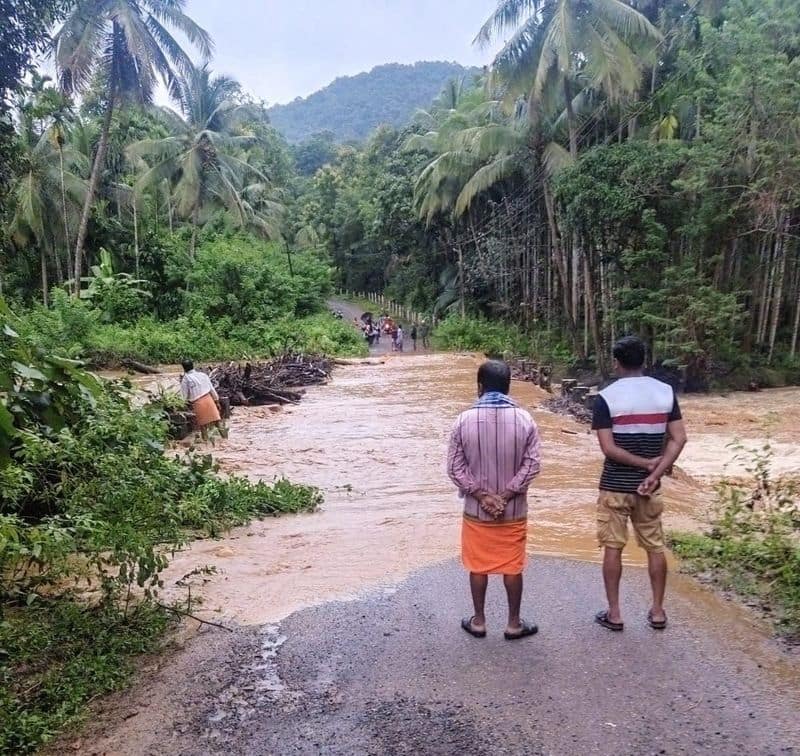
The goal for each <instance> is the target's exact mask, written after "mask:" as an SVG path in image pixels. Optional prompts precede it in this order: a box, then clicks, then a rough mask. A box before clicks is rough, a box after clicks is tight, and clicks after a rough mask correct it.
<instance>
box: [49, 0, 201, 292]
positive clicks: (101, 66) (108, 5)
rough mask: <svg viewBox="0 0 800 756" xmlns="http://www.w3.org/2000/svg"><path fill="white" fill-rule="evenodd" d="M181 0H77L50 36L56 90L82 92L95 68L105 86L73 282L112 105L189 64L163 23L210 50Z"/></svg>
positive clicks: (138, 97)
mask: <svg viewBox="0 0 800 756" xmlns="http://www.w3.org/2000/svg"><path fill="white" fill-rule="evenodd" d="M185 4H186V3H185V0H78V2H76V3H74V5H73V6H72V9H71V11H70V12H69V14H68V16H67V19H66V21H65V22H64V24H63V26H62V27H61V29H60V30H59V31H58V32H57V33H56V35H55V37H54V45H55V60H56V67H57V69H58V73H59V78H60V82H61V86H62V89H63V90H64V91H65V92H67V93H71V92H75V91H82V90H84V89H85V88H86V87H87V85H88V84H89V83H90V82H91V81H92V79H93V77H94V76H95V74H97V73H98V72H99V73H100V74H101V76H102V79H103V82H104V85H105V89H106V96H105V114H104V118H103V124H102V127H101V131H100V139H99V142H98V145H97V150H96V152H95V155H94V161H93V164H92V172H91V176H90V178H89V187H88V191H87V193H86V201H85V203H84V206H83V212H82V213H81V219H80V225H79V226H78V235H77V240H76V243H75V265H74V277H73V280H74V281H75V282H76V286H78V285H79V284H78V283H77V282H79V281H80V279H81V269H82V267H83V262H82V256H83V248H84V245H85V243H86V235H87V232H88V227H89V216H90V213H91V209H92V204H93V202H94V198H95V195H96V193H97V188H98V184H99V181H100V175H101V173H102V169H103V164H104V161H105V154H106V149H107V146H108V134H109V130H110V128H111V118H112V115H113V113H114V109H115V107H116V106H117V105H118V104H119V103H120V102H122V101H124V100H129V101H133V102H136V103H139V104H148V103H150V102H151V101H152V97H153V91H154V89H155V85H156V81H157V78H158V77H160V78H161V79H162V80H163V81H164V82H165V84H166V85H167V87H168V88H169V89H170V91H172V92H174V91H175V82H176V80H177V74H179V73H182V72H186V71H188V70H190V69H191V60H190V58H189V56H188V55H187V54H186V53H185V52H184V50H183V49H182V47H181V46H180V45H179V44H178V42H177V41H176V39H175V37H174V36H172V34H171V33H170V31H169V28H172V29H174V30H177V31H179V32H180V33H181V34H183V35H184V36H185V37H186V38H187V39H188V40H189V42H190V43H192V44H193V45H195V46H196V47H197V48H198V49H199V51H200V53H201V54H202V55H203V56H205V57H208V56H210V54H211V48H212V43H211V38H210V37H209V35H208V33H207V32H205V31H204V30H203V29H201V28H200V27H199V26H198V25H197V24H196V23H195V22H194V21H192V19H191V18H189V17H188V16H187V15H186V14H185V13H184V10H183V9H184V7H185ZM76 294H77V290H76Z"/></svg>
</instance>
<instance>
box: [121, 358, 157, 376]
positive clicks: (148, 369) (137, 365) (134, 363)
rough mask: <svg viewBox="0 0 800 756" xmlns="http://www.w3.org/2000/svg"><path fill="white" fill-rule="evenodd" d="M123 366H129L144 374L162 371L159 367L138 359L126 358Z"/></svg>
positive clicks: (155, 373)
mask: <svg viewBox="0 0 800 756" xmlns="http://www.w3.org/2000/svg"><path fill="white" fill-rule="evenodd" d="M121 364H122V366H123V367H126V368H128V369H129V370H133V371H135V372H137V373H143V374H144V375H160V374H161V371H160V370H159V369H158V368H154V367H152V366H151V365H145V363H144V362H139V361H138V360H129V359H125V360H122V363H121Z"/></svg>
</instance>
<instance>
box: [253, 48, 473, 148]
mask: <svg viewBox="0 0 800 756" xmlns="http://www.w3.org/2000/svg"><path fill="white" fill-rule="evenodd" d="M479 73H480V70H478V69H474V70H468V69H466V68H464V67H463V66H461V65H459V64H458V63H447V62H443V61H425V62H420V63H414V64H413V65H402V64H400V63H389V64H387V65H382V66H376V67H375V68H373V69H372V70H371V71H368V72H365V73H360V74H358V75H357V76H341V77H339V78H338V79H336V80H335V81H333V82H331V84H329V85H328V86H327V87H325V88H324V89H321V90H320V91H319V92H314V94H312V95H309V96H308V97H304V98H300V97H298V98H297V99H296V100H294V101H293V102H290V103H287V104H286V105H273V106H272V107H270V108H269V109H268V110H267V113H268V114H269V117H270V120H271V121H272V125H273V126H274V127H275V128H276V129H277V130H278V131H279V132H280V133H281V134H282V135H283V136H284V137H286V139H287V140H288V141H289V142H291V143H292V144H294V143H297V142H304V141H306V140H308V139H310V138H311V137H313V136H314V135H315V134H319V133H321V132H325V131H329V132H330V133H331V134H332V135H333V137H332V138H333V139H334V140H335V141H337V142H348V141H356V142H360V141H362V140H364V139H366V138H367V137H368V136H369V135H370V133H371V132H372V131H374V130H375V129H376V128H377V127H378V126H380V125H383V124H386V125H388V126H394V127H396V128H400V127H402V126H405V125H406V124H407V123H408V122H409V120H410V119H411V117H412V116H413V115H414V113H415V111H416V110H418V109H419V108H427V106H428V105H429V104H430V102H431V101H432V100H433V98H434V97H436V96H437V95H438V94H439V92H440V91H441V90H442V87H444V85H445V84H446V83H447V81H448V80H450V79H454V78H455V79H461V78H469V77H471V76H475V75H477V74H479Z"/></svg>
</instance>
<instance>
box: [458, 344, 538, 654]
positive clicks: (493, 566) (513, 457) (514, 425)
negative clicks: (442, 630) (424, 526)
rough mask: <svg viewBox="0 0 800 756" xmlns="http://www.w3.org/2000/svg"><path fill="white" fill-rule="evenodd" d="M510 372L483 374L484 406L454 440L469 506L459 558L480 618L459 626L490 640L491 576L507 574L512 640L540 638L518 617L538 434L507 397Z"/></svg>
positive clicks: (496, 365)
mask: <svg viewBox="0 0 800 756" xmlns="http://www.w3.org/2000/svg"><path fill="white" fill-rule="evenodd" d="M510 386H511V370H510V368H509V367H508V365H507V364H506V363H505V362H500V361H499V360H490V361H489V362H485V363H483V365H481V366H480V368H479V369H478V396H479V399H478V402H477V403H476V404H475V405H474V406H473V407H472V408H471V409H468V410H466V411H465V412H462V413H461V415H459V417H458V420H457V421H456V424H455V427H454V428H453V432H452V435H451V437H450V446H449V449H448V453H447V473H448V475H449V477H450V480H452V481H453V483H454V484H455V485H456V487H457V488H458V490H459V495H460V496H461V497H462V498H463V499H464V519H463V522H462V531H461V557H462V561H463V564H464V567H466V569H467V570H469V583H470V589H471V591H472V602H473V605H474V614H473V615H472V617H470V618H468V619H463V620H462V621H461V627H462V628H463V629H464V630H465V631H466V632H467V633H469V634H470V635H472V636H474V637H476V638H484V637H486V616H485V614H484V604H485V601H486V588H487V586H488V583H489V575H502V576H503V582H504V583H505V588H506V594H507V596H508V624H507V625H506V629H505V638H506V639H507V640H517V639H519V638H525V637H526V636H529V635H534V634H535V633H536V632H537V631H538V627H537V626H536V625H535V624H534V623H532V622H525V621H523V620H522V618H521V617H520V606H521V603H522V582H523V580H522V572H523V570H524V568H525V560H526V551H525V546H526V542H527V537H528V496H527V492H528V487H529V485H530V483H531V481H532V480H533V479H534V478H535V477H536V476H537V475H538V474H539V470H540V468H541V462H540V443H539V430H538V428H537V427H536V423H535V422H534V420H533V418H532V417H531V416H530V414H529V413H528V412H526V411H525V410H524V409H522V408H521V407H519V406H518V405H517V404H516V403H515V402H514V401H513V400H512V399H511V398H510V397H509V396H508V392H509V388H510Z"/></svg>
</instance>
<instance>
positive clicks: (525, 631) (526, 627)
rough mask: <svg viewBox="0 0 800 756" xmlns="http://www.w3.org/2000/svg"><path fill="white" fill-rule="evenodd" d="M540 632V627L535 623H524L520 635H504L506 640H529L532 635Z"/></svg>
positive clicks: (506, 633) (507, 633)
mask: <svg viewBox="0 0 800 756" xmlns="http://www.w3.org/2000/svg"><path fill="white" fill-rule="evenodd" d="M538 632H539V628H538V626H537V625H536V624H535V623H534V622H523V623H522V630H520V632H518V633H509V632H508V631H506V632H505V633H504V636H505V639H506V640H519V639H520V638H528V637H529V636H531V635H536V633H538Z"/></svg>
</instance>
